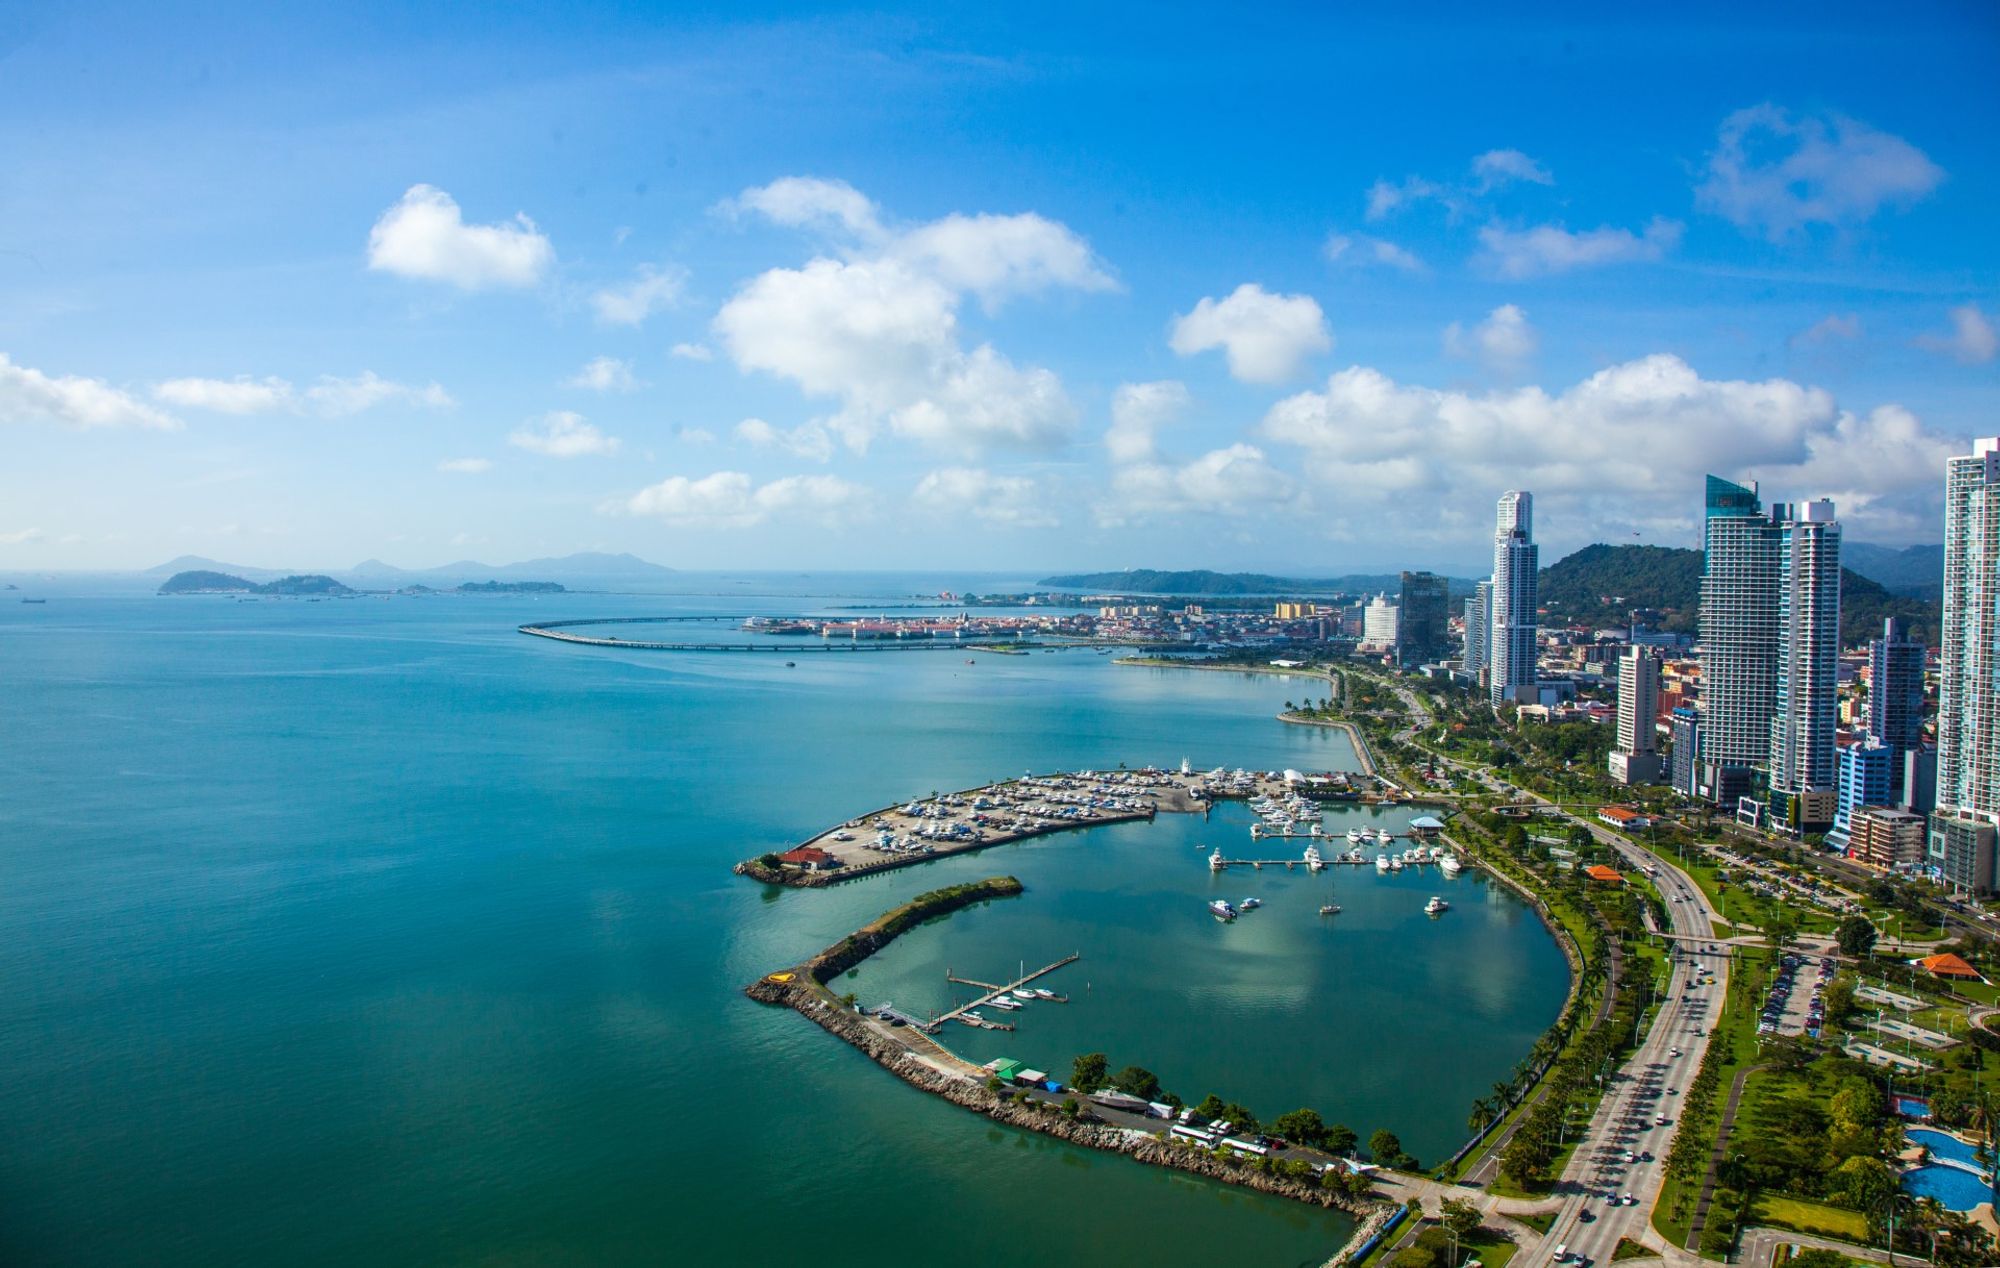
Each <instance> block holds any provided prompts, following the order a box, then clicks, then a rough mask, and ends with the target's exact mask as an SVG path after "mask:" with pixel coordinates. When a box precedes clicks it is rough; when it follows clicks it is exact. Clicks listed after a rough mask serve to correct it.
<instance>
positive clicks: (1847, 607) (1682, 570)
mask: <svg viewBox="0 0 2000 1268" xmlns="http://www.w3.org/2000/svg"><path fill="white" fill-rule="evenodd" d="M1540 597H1541V605H1542V607H1543V608H1544V609H1545V610H1546V611H1547V612H1548V615H1549V616H1550V618H1552V619H1559V620H1561V621H1562V622H1564V623H1571V622H1575V623H1580V624H1585V625H1593V626H1617V625H1624V624H1625V623H1626V622H1627V621H1628V620H1629V619H1630V613H1631V611H1632V609H1634V608H1654V609H1657V610H1658V611H1659V612H1660V614H1661V620H1660V625H1661V627H1662V628H1664V629H1668V630H1680V631H1685V632H1687V633H1690V634H1692V633H1693V632H1694V631H1695V624H1696V620H1697V617H1698V615H1699V612H1700V608H1701V552H1700V551H1698V550H1683V549H1680V548H1678V547H1673V546H1607V545H1604V544H1603V543H1601V542H1600V543H1598V544H1597V545H1594V546H1585V547H1584V548H1583V549H1582V550H1579V551H1577V552H1576V553H1575V554H1573V555H1567V556H1565V557H1563V558H1562V559H1559V560H1557V561H1556V562H1555V563H1553V564H1551V565H1549V566H1548V567H1547V568H1544V569H1542V573H1541V596H1540ZM1891 616H1894V617H1900V618H1902V620H1903V621H1904V622H1905V624H1906V626H1907V627H1908V628H1909V630H1910V632H1911V633H1913V634H1915V635H1916V636H1917V637H1918V638H1921V639H1924V640H1925V641H1927V642H1934V641H1935V640H1936V638H1937V629H1938V608H1937V604H1936V603H1933V602H1930V601H1929V600H1926V599H1919V598H1912V597H1909V596H1905V595H1897V594H1891V593H1890V592H1889V591H1888V590H1886V589H1884V588H1883V587H1882V586H1881V585H1879V584H1877V583H1876V582H1873V581H1870V580H1869V579H1868V578H1866V577H1864V576H1862V575H1861V574H1859V573H1857V572H1855V571H1854V570H1852V569H1849V568H1843V569H1842V570H1841V579H1840V635H1841V641H1842V642H1843V643H1844V644H1847V645H1849V646H1852V645H1854V644H1857V643H1863V642H1866V641H1867V640H1869V639H1871V638H1874V637H1875V636H1876V635H1878V634H1880V633H1881V632H1882V621H1883V619H1884V618H1885V617H1891Z"/></svg>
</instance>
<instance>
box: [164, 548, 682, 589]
mask: <svg viewBox="0 0 2000 1268" xmlns="http://www.w3.org/2000/svg"><path fill="white" fill-rule="evenodd" d="M183 572H209V573H219V574H222V575H224V576H231V577H238V578H242V579H244V580H247V581H257V582H264V581H276V580H278V579H279V578H281V577H285V576H295V575H299V574H298V572H297V570H296V569H277V568H253V567H250V566H247V565H244V564H232V563H224V562H221V561H219V560H214V559H204V558H202V557H200V556H199V555H182V556H181V557H180V558H178V559H170V560H168V561H167V562H166V563H163V564H161V565H160V566H159V567H157V568H148V569H147V570H146V571H145V574H144V575H146V576H149V577H170V576H173V575H174V574H176V573H183ZM316 575H326V576H332V577H335V578H338V579H340V580H341V581H344V582H346V583H347V584H348V585H350V586H353V587H354V588H356V589H361V590H396V589H401V588H402V587H404V586H411V585H426V586H432V587H449V586H454V585H457V584H458V583H460V582H464V581H555V582H568V583H570V584H572V585H574V584H578V583H582V584H583V585H584V586H585V587H586V588H591V587H597V586H604V585H610V584H616V583H620V582H623V583H628V584H630V583H635V582H648V581H653V582H657V581H660V580H662V579H664V578H666V577H671V576H673V575H674V570H673V569H671V568H663V567H661V566H660V565H659V564H654V563H647V562H646V561H645V560H643V559H640V558H639V557H638V556H636V555H607V554H603V553H601V552H597V551H585V552H583V553H581V554H576V555H564V556H562V557H560V558H554V559H528V560H523V561H522V562H520V563H513V564H482V563H478V562H476V561H474V560H470V559H464V560H460V561H458V562H457V563H450V564H444V565H442V566H440V567H436V568H398V567H396V566H395V565H393V564H385V563H383V562H382V561H381V560H379V559H364V560H362V561H361V562H360V563H358V564H356V565H354V566H353V567H352V568H348V569H344V570H343V569H334V570H333V571H332V572H330V573H326V574H316Z"/></svg>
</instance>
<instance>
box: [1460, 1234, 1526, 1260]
mask: <svg viewBox="0 0 2000 1268" xmlns="http://www.w3.org/2000/svg"><path fill="white" fill-rule="evenodd" d="M1459 1249H1461V1250H1464V1251H1466V1252H1468V1253H1470V1254H1471V1256H1472V1257H1473V1258H1474V1259H1477V1260H1478V1261H1479V1262H1480V1264H1481V1265H1483V1268H1506V1265H1507V1261H1508V1260H1510V1259H1512V1258H1513V1257H1514V1255H1515V1254H1516V1253H1517V1252H1518V1251H1519V1250H1520V1249H1521V1248H1520V1247H1519V1246H1516V1245H1515V1244H1514V1242H1513V1239H1511V1238H1509V1237H1505V1236H1503V1235H1501V1234H1499V1233H1496V1232H1494V1231H1492V1230H1491V1229H1485V1228H1482V1229H1480V1230H1478V1231H1477V1232H1475V1233H1474V1234H1473V1235H1472V1236H1470V1237H1468V1238H1466V1239H1465V1240H1464V1241H1462V1242H1460V1243H1459Z"/></svg>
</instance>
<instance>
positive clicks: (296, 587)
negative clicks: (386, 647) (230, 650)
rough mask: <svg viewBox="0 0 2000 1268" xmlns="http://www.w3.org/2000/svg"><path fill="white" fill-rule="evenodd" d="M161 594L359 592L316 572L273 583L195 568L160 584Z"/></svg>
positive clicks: (179, 573) (329, 594) (317, 593)
mask: <svg viewBox="0 0 2000 1268" xmlns="http://www.w3.org/2000/svg"><path fill="white" fill-rule="evenodd" d="M159 592H160V593H161V594H291V595H297V594H303V595H312V596H315V597H324V596H332V595H346V594H359V593H360V591H358V590H354V589H352V588H350V587H348V586H344V585H342V584H340V583H339V582H338V581H335V580H334V579H333V578H332V577H326V576H321V575H319V574H317V573H314V574H307V575H299V576H291V577H279V578H278V579H277V580H276V581H266V582H263V583H261V584H260V583H258V582H255V581H249V580H246V579H244V578H242V577H236V576H231V575H230V574H229V573H226V572H210V571H207V570H206V569H200V568H197V569H194V570H193V571H190V572H177V573H175V574H174V575H173V576H171V577H168V578H167V579H166V581H165V582H163V583H161V585H160V591H159Z"/></svg>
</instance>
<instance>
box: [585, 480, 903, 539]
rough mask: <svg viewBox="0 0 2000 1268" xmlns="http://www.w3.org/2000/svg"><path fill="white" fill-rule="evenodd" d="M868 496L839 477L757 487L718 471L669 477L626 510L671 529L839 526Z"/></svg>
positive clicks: (641, 493)
mask: <svg viewBox="0 0 2000 1268" xmlns="http://www.w3.org/2000/svg"><path fill="white" fill-rule="evenodd" d="M869 496H870V495H869V493H868V490H866V489H864V488H862V487H861V486H859V485H856V484H852V483H850V482H848V481H846V480H843V479H841V478H840V477H838V476H830V475H816V476H785V477H783V478H782V479H777V480H773V481H771V482H770V483H768V484H763V485H757V484H754V483H753V482H752V481H751V479H750V477H749V476H748V475H745V474H744V473H743V472H741V471H718V472H716V473H714V474H713V475H708V476H703V477H702V478H700V479H698V480H691V479H689V478H688V477H686V476H669V477H668V478H667V479H665V480H662V481H660V482H659V483H658V484H655V485H651V486H649V487H647V488H644V489H641V490H639V492H637V493H635V494H633V495H632V496H631V497H630V498H629V499H627V501H626V503H625V509H626V510H627V511H629V512H631V513H632V514H634V515H648V516H652V517H654V518H656V519H662V520H665V521H667V522H668V523H670V524H681V525H687V526H691V527H700V528H749V527H751V526H753V525H756V524H761V523H763V522H764V521H765V520H768V519H772V518H777V517H784V516H790V515H799V516H804V517H807V518H811V519H815V520H819V521H821V522H825V523H838V522H840V521H843V520H845V519H849V518H852V517H853V516H854V515H855V514H856V513H858V512H861V511H865V509H866V503H867V501H868V499H869Z"/></svg>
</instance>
